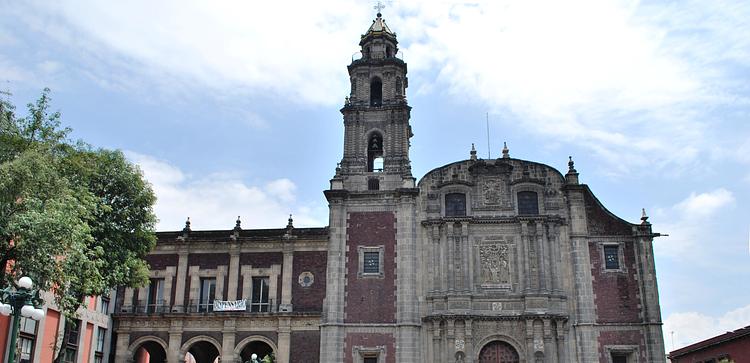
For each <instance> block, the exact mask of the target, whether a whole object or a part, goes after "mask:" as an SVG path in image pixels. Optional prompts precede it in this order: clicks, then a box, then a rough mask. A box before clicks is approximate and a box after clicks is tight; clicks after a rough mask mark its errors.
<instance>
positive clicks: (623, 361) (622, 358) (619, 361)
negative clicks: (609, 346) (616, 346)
mask: <svg viewBox="0 0 750 363" xmlns="http://www.w3.org/2000/svg"><path fill="white" fill-rule="evenodd" d="M612 363H628V356H627V354H624V353H612Z"/></svg>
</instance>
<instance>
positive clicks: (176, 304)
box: [172, 250, 188, 313]
mask: <svg viewBox="0 0 750 363" xmlns="http://www.w3.org/2000/svg"><path fill="white" fill-rule="evenodd" d="M178 256H179V260H178V262H177V281H176V283H175V294H174V301H173V302H172V311H173V312H176V313H181V312H184V311H185V306H187V305H188V303H186V302H185V281H187V272H188V253H187V251H184V250H183V251H180V252H179V254H178Z"/></svg>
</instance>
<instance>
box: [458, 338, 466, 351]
mask: <svg viewBox="0 0 750 363" xmlns="http://www.w3.org/2000/svg"><path fill="white" fill-rule="evenodd" d="M465 347H466V342H465V341H464V340H463V339H456V350H457V351H462V350H464V348H465Z"/></svg>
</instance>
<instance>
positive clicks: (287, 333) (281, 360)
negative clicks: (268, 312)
mask: <svg viewBox="0 0 750 363" xmlns="http://www.w3.org/2000/svg"><path fill="white" fill-rule="evenodd" d="M291 332H292V326H291V319H290V318H288V317H287V318H279V338H278V342H277V343H278V349H279V351H278V352H276V362H278V363H289V350H290V348H291Z"/></svg>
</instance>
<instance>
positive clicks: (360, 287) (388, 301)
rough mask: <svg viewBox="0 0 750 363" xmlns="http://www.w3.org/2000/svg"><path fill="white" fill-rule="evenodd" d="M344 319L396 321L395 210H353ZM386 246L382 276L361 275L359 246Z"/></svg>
mask: <svg viewBox="0 0 750 363" xmlns="http://www.w3.org/2000/svg"><path fill="white" fill-rule="evenodd" d="M347 245H348V249H347V253H346V263H347V284H346V290H345V294H346V297H345V306H344V321H345V322H347V323H395V322H396V297H395V292H396V285H395V279H396V276H395V275H396V265H395V261H396V259H395V257H396V256H395V255H396V251H395V246H396V217H395V215H394V214H393V212H357V213H350V214H349V219H348V225H347ZM380 245H382V246H384V256H383V272H384V275H383V277H382V278H379V277H366V278H360V277H358V276H357V273H358V269H359V253H358V247H359V246H380Z"/></svg>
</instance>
